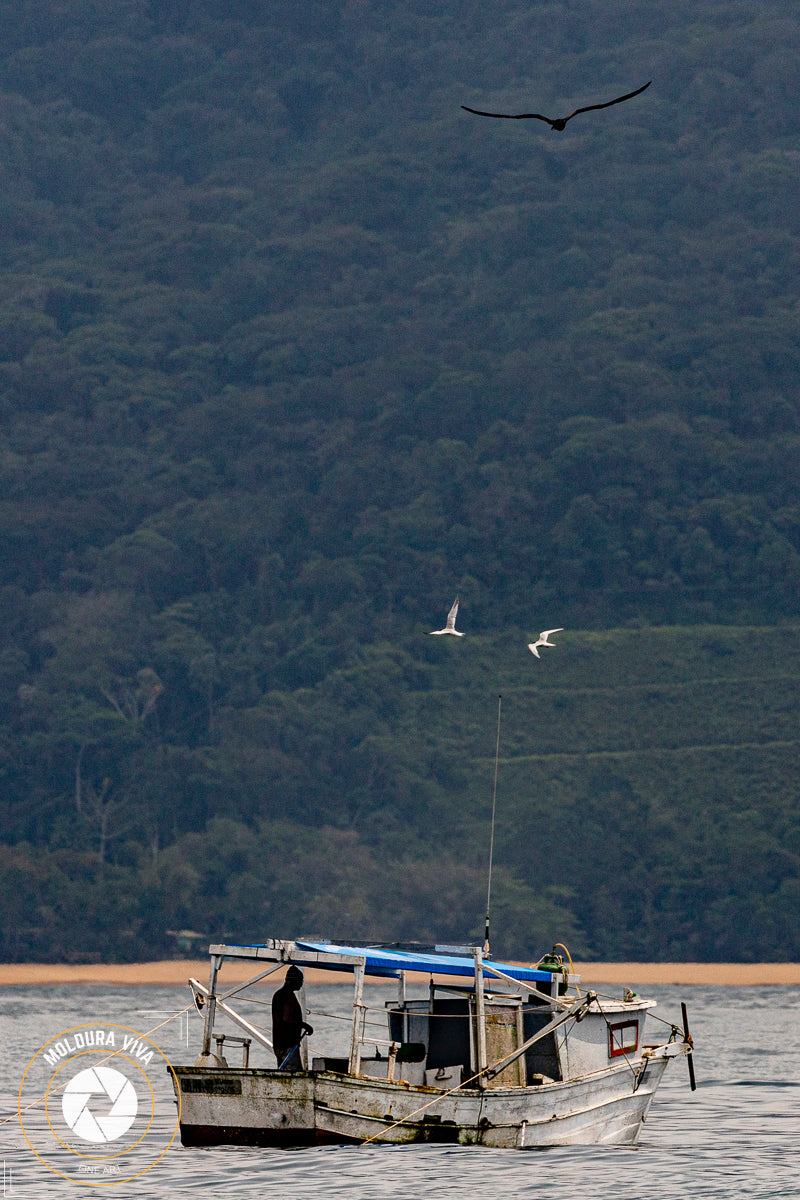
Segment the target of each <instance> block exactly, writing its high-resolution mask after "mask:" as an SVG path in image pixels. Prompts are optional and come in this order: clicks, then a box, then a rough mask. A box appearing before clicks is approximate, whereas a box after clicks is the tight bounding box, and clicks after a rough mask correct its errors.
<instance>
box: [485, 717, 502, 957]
mask: <svg viewBox="0 0 800 1200" xmlns="http://www.w3.org/2000/svg"><path fill="white" fill-rule="evenodd" d="M502 703H503V697H502V695H500V696H498V697H497V740H496V742H495V747H494V789H493V792H492V829H491V834H490V837H489V884H488V887H487V889H486V928H485V929H484V934H483V953H484V954H488V953H489V910H490V908H491V904H492V862H493V860H494V814H495V810H496V809H497V763H498V760H499V757H500V707H501V705H502Z"/></svg>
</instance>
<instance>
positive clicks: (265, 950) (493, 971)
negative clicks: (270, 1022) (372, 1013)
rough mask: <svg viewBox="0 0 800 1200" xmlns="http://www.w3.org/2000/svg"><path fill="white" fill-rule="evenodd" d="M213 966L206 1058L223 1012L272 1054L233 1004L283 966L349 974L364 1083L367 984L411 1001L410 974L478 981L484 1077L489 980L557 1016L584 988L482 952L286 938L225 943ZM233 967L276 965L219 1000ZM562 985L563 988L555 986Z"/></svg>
mask: <svg viewBox="0 0 800 1200" xmlns="http://www.w3.org/2000/svg"><path fill="white" fill-rule="evenodd" d="M208 952H209V955H210V958H211V965H210V975H209V983H208V987H207V988H205V987H203V985H202V984H200V983H199V982H198V981H197V980H194V979H192V980H190V981H189V982H190V986H191V987H192V989H193V991H194V993H195V995H196V996H201V997H202V998H203V1000H204V1005H203V1006H204V1008H205V1014H204V1027H203V1049H202V1056H203V1057H205V1056H208V1055H209V1054H210V1053H211V1040H212V1036H213V1031H214V1021H215V1018H216V1011H217V1008H219V1009H220V1010H221V1011H222V1012H224V1013H225V1015H226V1016H227V1017H229V1018H230V1019H231V1020H233V1021H234V1022H235V1023H236V1024H237V1025H239V1026H240V1027H241V1028H243V1029H245V1030H246V1032H248V1033H249V1034H250V1035H251V1036H253V1037H255V1038H256V1039H257V1040H258V1041H259V1042H260V1043H261V1044H262V1045H264V1046H266V1047H267V1048H270V1049H271V1048H272V1043H271V1042H270V1040H269V1039H268V1038H267V1037H266V1036H265V1035H264V1034H263V1033H261V1032H260V1031H257V1030H256V1029H255V1027H254V1026H252V1025H250V1023H249V1022H247V1021H245V1020H244V1018H243V1017H240V1016H239V1015H238V1013H236V1012H235V1011H234V1009H232V1008H231V1007H230V1006H229V1005H228V1004H227V1003H226V1001H227V1000H228V999H229V998H230V997H231V996H233V995H235V994H236V993H237V992H242V991H244V990H245V989H247V988H248V987H251V986H252V985H253V984H255V983H258V982H259V981H260V980H262V979H265V978H267V977H268V976H269V975H272V974H274V972H276V971H277V970H279V969H280V968H281V967H283V966H286V967H288V966H290V965H295V966H298V967H307V968H308V967H313V968H316V969H319V970H329V971H339V972H347V973H351V974H352V975H353V984H354V989H353V1023H352V1030H351V1037H350V1053H349V1056H348V1073H349V1074H353V1075H357V1074H358V1072H359V1067H360V1059H361V1046H362V1044H363V1041H364V1038H363V1031H362V1029H361V1026H362V1025H363V1013H364V1004H363V989H364V981H365V979H366V977H367V976H369V977H374V978H378V979H392V978H393V979H397V980H398V981H399V986H400V998H401V1000H402V999H404V998H405V988H406V977H407V975H408V974H415V975H417V974H423V975H430V976H431V978H432V979H433V976H444V977H447V978H461V979H472V980H473V981H474V987H475V1004H476V1016H477V1022H476V1024H477V1030H478V1046H477V1058H478V1066H479V1070H485V1069H486V1066H487V1062H486V1044H485V1019H484V1015H483V1013H484V995H485V992H484V989H485V984H486V982H487V981H489V980H499V981H502V982H503V983H504V984H506V985H507V986H508V985H510V986H512V987H513V988H514V990H515V991H519V992H525V993H527V994H529V995H532V996H535V997H537V998H538V999H539V1000H541V1001H544V1002H546V1003H548V1004H550V1005H552V1006H554V1007H555V1008H556V1009H563V1010H566V1009H571V1008H572V1007H573V1005H574V1003H575V997H574V996H573V997H571V998H570V999H566V998H565V999H562V998H561V997H560V996H559V995H558V990H559V986H563V985H564V984H566V985H567V986H569V985H575V986H576V987H577V984H578V983H579V982H580V977H579V976H577V975H572V974H567V973H566V972H551V971H543V970H539V968H538V967H528V966H524V965H520V964H517V963H505V962H494V961H493V960H492V959H489V958H484V956H483V950H482V949H481V948H480V947H452V946H446V947H445V946H442V947H438V946H436V947H420V948H411V947H402V948H400V947H398V946H380V945H378V946H349V945H339V944H338V943H334V942H318V941H310V940H296V941H289V940H284V939H281V938H271V939H269V940H268V941H266V942H257V943H251V944H244V945H230V944H227V943H218V944H215V945H211V946H209V951H208ZM226 959H238V960H245V961H251V962H253V963H271V964H273V965H272V966H268V967H267V968H266V969H265V970H260V971H258V972H257V973H256V974H255V975H254V976H252V978H250V979H248V980H246V981H244V982H242V983H237V984H236V985H235V986H234V987H232V988H230V989H229V990H228V991H226V992H224V993H222V995H220V994H219V993H218V990H217V981H218V976H219V972H220V969H221V967H222V964H223V963H224V962H225V960H226ZM537 983H541V984H547V985H549V986H550V987H551V989H552V992H553V994H552V995H551V994H548V993H546V992H544V991H542V990H540V989H539V988H537V987H536V986H535V985H536V984H537ZM555 985H558V986H555ZM301 1055H302V1061H303V1068H304V1069H307V1059H306V1047H305V1043H303V1045H302V1050H301Z"/></svg>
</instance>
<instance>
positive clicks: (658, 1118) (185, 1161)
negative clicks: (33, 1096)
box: [0, 980, 800, 1200]
mask: <svg viewBox="0 0 800 1200" xmlns="http://www.w3.org/2000/svg"><path fill="white" fill-rule="evenodd" d="M631 982H632V984H633V985H634V986H635V984H636V981H635V980H632V981H631ZM609 990H610V991H614V994H619V991H618V990H614V989H609ZM641 990H642V992H643V994H646V995H648V996H652V997H653V998H654V999H656V1000H658V1002H659V1006H658V1008H657V1009H656V1013H657V1014H658V1015H660V1016H663V1017H668V1018H669V1019H671V1020H679V1017H680V1001H681V1000H682V999H684V1000H686V1002H687V1004H688V1006H689V1015H690V1020H691V1025H692V1033H693V1036H694V1040H695V1046H696V1051H695V1068H696V1072H697V1077H698V1081H699V1087H698V1090H697V1091H696V1092H695V1093H694V1094H693V1093H692V1092H690V1090H689V1086H688V1079H687V1072H686V1067H685V1064H684V1063H683V1062H677V1063H672V1064H670V1066H669V1068H668V1070H667V1073H666V1075H665V1077H664V1081H663V1082H662V1084H661V1087H660V1088H659V1091H658V1092H657V1094H656V1098H655V1101H654V1103H653V1106H652V1108H651V1110H650V1115H649V1117H648V1121H647V1124H646V1125H645V1128H644V1130H643V1133H642V1137H641V1140H640V1143H639V1145H638V1147H635V1148H614V1147H612V1148H603V1149H600V1148H597V1147H576V1148H572V1147H570V1148H556V1149H552V1150H527V1151H526V1150H484V1149H480V1148H472V1147H454V1146H421V1147H405V1146H402V1147H393V1146H392V1147H379V1146H365V1147H352V1146H342V1147H336V1146H334V1147H326V1148H324V1149H304V1150H294V1151H277V1150H249V1149H221V1150H184V1149H183V1148H182V1147H181V1146H180V1144H179V1141H177V1140H176V1142H175V1143H173V1145H172V1147H171V1148H170V1149H169V1150H168V1151H167V1153H166V1154H165V1156H164V1158H163V1159H162V1160H161V1162H160V1163H158V1164H157V1165H156V1166H155V1167H153V1168H152V1170H150V1171H149V1172H148V1173H147V1174H146V1175H144V1176H142V1177H141V1178H140V1179H138V1180H135V1181H133V1182H131V1183H129V1184H125V1183H123V1184H118V1185H116V1186H103V1187H98V1188H94V1187H93V1188H89V1187H83V1186H81V1185H80V1184H78V1183H77V1182H75V1181H74V1180H65V1179H62V1178H61V1177H60V1176H58V1175H56V1174H54V1173H53V1172H52V1171H49V1170H48V1169H47V1168H46V1167H45V1166H43V1165H42V1164H41V1163H39V1161H38V1160H37V1159H36V1158H35V1157H34V1156H33V1154H32V1153H31V1152H30V1150H29V1149H28V1147H27V1145H26V1142H25V1139H24V1137H23V1135H22V1132H21V1129H20V1126H19V1122H18V1120H17V1118H16V1107H17V1093H18V1089H19V1086H20V1080H21V1077H22V1074H23V1072H24V1071H25V1068H26V1066H27V1063H28V1061H29V1060H30V1059H31V1057H32V1056H33V1055H35V1054H36V1052H37V1050H38V1049H39V1047H40V1046H41V1045H42V1043H43V1042H45V1041H46V1040H47V1039H48V1038H50V1037H52V1036H54V1035H56V1034H57V1033H59V1032H61V1031H62V1030H64V1029H67V1028H69V1027H70V1026H73V1025H79V1024H81V1023H84V1022H92V1021H97V1022H112V1023H115V1024H118V1025H124V1026H127V1027H130V1028H133V1029H136V1030H138V1031H140V1032H141V1033H143V1034H146V1033H148V1031H150V1030H151V1029H153V1027H154V1026H155V1025H157V1024H158V1023H159V1022H162V1021H164V1020H165V1019H166V1017H167V1015H168V1014H169V1013H173V1012H175V1011H177V1010H179V1009H182V1008H183V1007H184V1006H185V1005H186V1003H187V1000H188V990H185V989H180V988H154V987H142V988H134V989H122V988H109V987H76V986H71V987H51V988H41V987H36V988H34V987H13V988H12V987H7V988H0V1046H2V1057H1V1058H0V1120H2V1119H4V1118H6V1117H8V1116H10V1115H12V1114H13V1120H10V1121H7V1122H6V1123H5V1124H3V1125H0V1156H2V1169H3V1175H2V1179H0V1196H8V1197H15V1198H17V1200H49V1198H50V1197H65V1196H80V1197H87V1196H100V1197H103V1196H107V1197H109V1198H110V1200H129V1198H130V1197H147V1198H149V1197H153V1198H154V1200H155V1198H159V1200H160V1198H161V1197H164V1198H167V1197H172V1196H176V1197H184V1196H185V1197H189V1196H191V1197H197V1196H201V1197H203V1200H206V1198H208V1200H212V1198H215V1197H223V1196H224V1197H226V1198H228V1200H249V1198H250V1197H262V1196H267V1195H268V1194H272V1195H274V1196H275V1197H280V1198H281V1200H282V1198H283V1197H304V1198H309V1200H310V1198H314V1200H316V1198H320V1200H324V1198H327V1197H347V1200H387V1198H389V1197H397V1198H400V1200H406V1198H407V1200H420V1198H424V1200H428V1198H429V1197H437V1198H438V1197H450V1196H453V1197H455V1196H460V1197H471V1196H476V1197H477V1196H480V1197H481V1200H483V1198H484V1197H486V1198H487V1200H491V1198H493V1197H503V1198H511V1200H513V1198H515V1197H531V1198H532V1200H533V1198H534V1197H542V1198H544V1200H551V1198H552V1200H555V1198H556V1197H558V1200H599V1198H600V1197H602V1198H603V1200H605V1198H609V1200H611V1198H613V1200H651V1198H652V1200H656V1198H657V1200H697V1198H699V1197H715V1198H721V1197H753V1198H761V1197H763V1198H766V1197H797V1196H800V989H795V988H764V989H763V990H759V989H753V988H741V989H737V988H716V987H702V988H687V987H683V988H673V987H648V988H642V989H641ZM367 991H368V1000H369V1002H370V1003H371V1004H374V1005H375V1006H376V1007H378V1008H382V1007H383V1001H384V999H391V998H393V996H394V992H393V991H391V990H388V989H386V988H382V987H381V988H379V987H373V988H371V989H367ZM270 994H271V992H270V989H267V988H263V989H259V992H258V995H259V997H260V998H261V999H262V1000H265V1001H268V1000H269V996H270ZM349 994H350V992H349V988H347V986H346V985H345V986H327V987H311V988H309V989H308V1005H309V1008H310V1009H311V1010H314V1015H313V1016H312V1017H311V1022H312V1024H313V1025H314V1027H315V1029H316V1030H317V1035H315V1038H314V1042H316V1043H317V1046H318V1048H321V1047H320V1043H321V1041H322V1037H321V1036H319V1035H320V1034H323V1035H324V1038H325V1044H326V1046H330V1045H331V1042H332V1041H337V1042H338V1044H339V1045H340V1046H341V1047H344V1045H345V1044H346V1040H347V1028H346V1024H345V1022H344V1021H342V1020H341V1019H337V1018H336V1014H337V1013H338V1014H344V1013H345V1012H346V1008H347V1002H348V998H349ZM241 1010H242V1011H243V1013H244V1015H246V1016H247V1017H248V1019H250V1020H251V1021H253V1022H254V1023H255V1024H260V1023H261V1022H262V1019H263V1020H264V1022H265V1023H267V1021H266V1017H265V1016H262V1014H263V1013H264V1012H265V1010H264V1009H262V1008H261V1007H260V1006H259V1005H250V1006H245V1005H241ZM322 1014H330V1015H322ZM200 1031H201V1022H200V1018H199V1017H198V1016H197V1014H196V1013H194V1012H192V1014H191V1015H190V1017H189V1019H188V1021H187V1018H186V1017H184V1018H183V1019H182V1020H181V1021H178V1020H176V1021H172V1022H170V1023H169V1024H167V1025H164V1026H163V1027H162V1028H161V1029H159V1030H158V1031H157V1032H156V1033H153V1034H152V1035H151V1037H152V1040H153V1041H155V1042H157V1044H158V1045H159V1046H160V1047H161V1049H162V1050H163V1051H164V1053H165V1054H166V1055H167V1056H168V1057H169V1059H170V1060H171V1061H173V1062H184V1063H185V1062H192V1061H193V1059H194V1056H195V1054H196V1053H197V1051H198V1048H199V1047H198V1042H199V1037H200ZM230 1032H237V1031H236V1030H235V1029H233V1028H231V1029H230ZM650 1032H651V1033H652V1029H651V1030H650ZM187 1034H188V1038H189V1049H187V1046H186V1038H187ZM312 1048H313V1042H312ZM230 1061H231V1062H232V1063H234V1062H236V1061H238V1059H237V1057H236V1055H235V1054H234V1053H232V1054H231V1057H230ZM262 1064H263V1065H272V1063H271V1062H269V1060H268V1059H267V1057H266V1053H264V1055H263V1057H262V1056H260V1053H259V1055H257V1056H256V1058H255V1059H254V1060H253V1065H262ZM153 1083H154V1085H155V1087H156V1089H160V1090H159V1093H158V1094H159V1096H160V1098H161V1108H162V1110H163V1111H164V1112H166V1111H172V1109H171V1107H170V1106H171V1095H172V1091H171V1085H170V1083H169V1081H168V1079H167V1078H166V1072H162V1071H161V1070H160V1069H159V1070H158V1072H156V1077H155V1078H154V1080H153ZM165 1122H166V1124H169V1122H168V1121H167V1120H166V1118H162V1124H164V1123H165ZM65 1153H66V1151H65Z"/></svg>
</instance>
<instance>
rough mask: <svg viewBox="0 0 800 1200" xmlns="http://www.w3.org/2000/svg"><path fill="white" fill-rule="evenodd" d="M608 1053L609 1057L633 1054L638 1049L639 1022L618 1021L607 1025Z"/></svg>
mask: <svg viewBox="0 0 800 1200" xmlns="http://www.w3.org/2000/svg"><path fill="white" fill-rule="evenodd" d="M608 1041H609V1045H608V1053H609V1056H610V1057H611V1058H618V1057H619V1056H620V1055H621V1054H634V1053H635V1052H636V1051H637V1050H638V1049H639V1022H638V1021H620V1022H619V1023H618V1024H617V1025H609V1027H608Z"/></svg>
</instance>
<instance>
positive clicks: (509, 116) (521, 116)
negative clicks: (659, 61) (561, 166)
mask: <svg viewBox="0 0 800 1200" xmlns="http://www.w3.org/2000/svg"><path fill="white" fill-rule="evenodd" d="M652 82H653V81H652V79H650V80H649V81H648V82H647V83H646V84H645V85H644V87H640V88H637V89H636V91H635V92H627V93H626V94H625V95H624V96H617V98H616V100H606V102H605V104H587V105H586V106H585V108H576V109H575V112H571V113H570V114H569V116H568V117H556V119H555V120H554V121H552V120H551V119H550V117H543V116H542V114H541V113H490V112H481V110H480V109H479V108H467V106H466V104H462V105H461V107H462V108H463V109H465V110H466V112H471V113H475V115H476V116H478V117H504V118H505V119H506V120H508V121H524V120H525V119H526V118H528V117H533V118H534V119H535V120H536V121H546V122H547V124H548V125H549V126H550V128H551V129H557V130H558V131H559V132H561V130H562V129H563V128H564V126H565V125H566V123H567V121H571V120H572V118H573V117H577V115H578V113H582V112H593V111H594V109H596V108H609V107H610V105H612V104H621V103H622V101H623V100H630V99H631V97H633V96H638V95H639V93H640V92H643V91H644V90H645V88H649V87H650V84H651V83H652Z"/></svg>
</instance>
